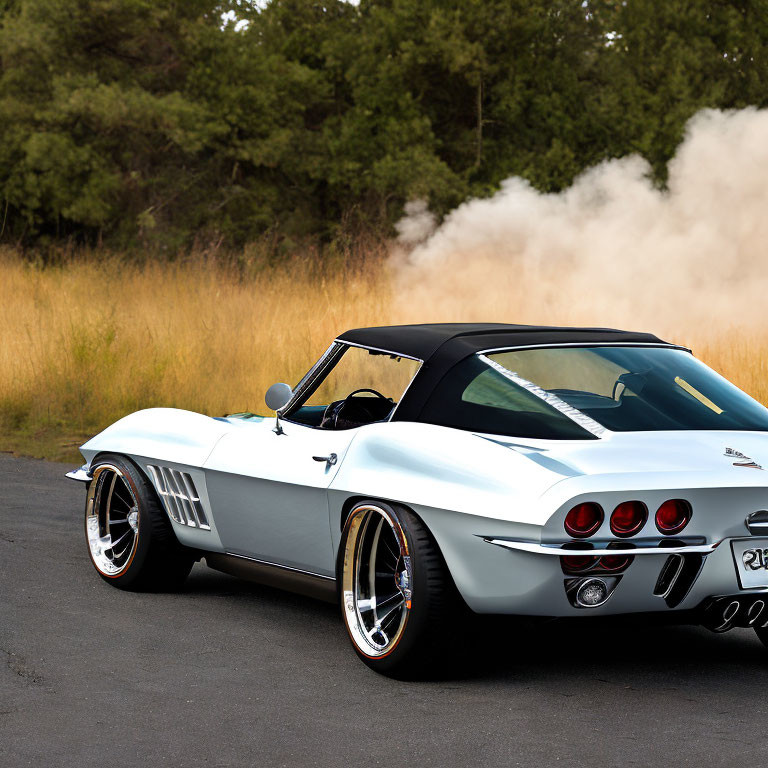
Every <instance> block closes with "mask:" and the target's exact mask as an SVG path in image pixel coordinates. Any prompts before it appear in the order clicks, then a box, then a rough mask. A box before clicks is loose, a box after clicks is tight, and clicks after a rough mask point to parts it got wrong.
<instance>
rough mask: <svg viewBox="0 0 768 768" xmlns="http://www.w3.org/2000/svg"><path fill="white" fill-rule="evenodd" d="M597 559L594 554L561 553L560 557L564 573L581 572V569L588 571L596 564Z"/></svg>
mask: <svg viewBox="0 0 768 768" xmlns="http://www.w3.org/2000/svg"><path fill="white" fill-rule="evenodd" d="M597 560H598V558H596V557H595V556H594V555H563V556H562V557H561V558H560V562H561V563H562V566H563V570H564V571H565V572H566V573H581V572H582V571H588V570H589V569H590V568H593V567H594V566H595V565H597Z"/></svg>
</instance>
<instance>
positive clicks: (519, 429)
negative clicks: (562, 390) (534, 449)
mask: <svg viewBox="0 0 768 768" xmlns="http://www.w3.org/2000/svg"><path fill="white" fill-rule="evenodd" d="M419 421H424V422H427V423H429V424H439V425H441V426H445V427H454V428H456V429H466V430H470V431H472V432H485V433H488V434H492V435H509V436H516V437H530V438H541V439H549V440H590V439H595V436H594V435H593V434H591V433H590V432H588V431H587V430H586V429H584V428H582V427H581V426H579V425H578V424H577V423H576V422H574V421H573V420H572V419H570V418H569V417H568V416H566V415H565V414H563V413H561V412H560V411H558V410H556V409H555V408H553V407H552V406H551V405H549V404H548V403H546V402H545V401H544V400H542V399H541V398H540V397H537V396H536V395H534V394H533V393H532V392H529V391H527V390H526V389H524V388H523V387H521V386H518V385H517V384H514V383H513V382H512V381H510V380H509V379H508V378H507V377H506V376H504V375H503V374H502V373H500V372H498V371H496V370H495V369H494V368H492V367H490V366H489V365H488V363H486V362H483V360H482V359H481V358H479V357H477V356H475V355H473V356H472V357H469V358H467V359H466V360H464V361H462V362H461V363H459V364H458V365H456V366H455V367H454V368H452V369H451V370H450V371H449V373H448V374H447V375H446V376H445V377H444V378H443V380H442V381H441V382H440V383H439V384H438V386H437V387H436V389H435V391H434V392H433V393H432V396H431V397H430V399H429V401H428V403H427V405H426V406H425V408H424V410H423V411H422V413H421V416H420V418H419Z"/></svg>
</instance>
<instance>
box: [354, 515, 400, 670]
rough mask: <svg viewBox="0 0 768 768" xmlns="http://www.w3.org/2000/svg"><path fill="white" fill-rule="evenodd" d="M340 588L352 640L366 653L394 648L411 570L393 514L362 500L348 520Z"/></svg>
mask: <svg viewBox="0 0 768 768" xmlns="http://www.w3.org/2000/svg"><path fill="white" fill-rule="evenodd" d="M344 542H345V544H344V563H343V573H342V590H343V606H344V618H345V621H346V624H347V628H348V630H349V633H350V635H351V637H352V640H353V642H354V643H355V645H356V646H357V648H358V649H359V651H360V652H361V653H363V654H365V655H366V656H369V657H379V656H385V655H386V654H388V653H389V652H390V651H392V650H394V648H395V646H396V645H397V644H398V642H399V641H400V638H401V636H402V634H403V630H404V629H405V625H406V622H407V621H408V615H409V612H410V610H411V598H412V594H413V571H412V569H411V558H410V556H409V553H408V542H407V540H406V537H405V532H404V531H403V529H402V527H401V525H400V523H399V522H398V520H397V518H396V517H394V516H393V515H391V514H390V513H389V512H388V511H386V510H384V509H382V508H380V507H376V506H372V505H365V506H361V507H358V508H357V509H355V510H354V511H353V512H352V514H351V515H350V517H349V520H347V524H346V529H345V537H344Z"/></svg>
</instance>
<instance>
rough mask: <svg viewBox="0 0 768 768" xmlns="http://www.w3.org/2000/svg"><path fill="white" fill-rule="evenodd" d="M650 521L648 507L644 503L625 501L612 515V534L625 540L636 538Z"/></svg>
mask: <svg viewBox="0 0 768 768" xmlns="http://www.w3.org/2000/svg"><path fill="white" fill-rule="evenodd" d="M647 519H648V507H646V506H645V504H643V502H642V501H623V502H622V503H621V504H619V506H618V507H616V509H614V510H613V514H612V515H611V532H612V533H613V535H614V536H619V537H621V538H624V537H626V536H634V535H635V534H636V533H637V532H638V531H639V530H640V529H641V528H642V527H643V526H644V525H645V521H646V520H647Z"/></svg>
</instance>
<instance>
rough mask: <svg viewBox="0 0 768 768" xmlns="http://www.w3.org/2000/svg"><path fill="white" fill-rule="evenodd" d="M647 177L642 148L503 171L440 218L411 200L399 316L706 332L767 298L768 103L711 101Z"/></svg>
mask: <svg viewBox="0 0 768 768" xmlns="http://www.w3.org/2000/svg"><path fill="white" fill-rule="evenodd" d="M668 171H669V175H668V184H667V188H666V189H663V190H662V189H659V188H658V187H657V186H655V185H654V184H653V183H652V181H651V180H650V177H649V175H650V168H649V166H648V163H647V162H646V161H645V160H644V159H643V158H641V157H639V156H630V157H626V158H622V159H616V160H608V161H606V162H603V163H602V164H600V165H598V166H596V167H594V168H592V169H590V170H588V171H586V172H585V173H584V174H582V175H581V176H580V177H579V178H578V179H577V180H576V181H575V182H574V184H573V186H572V187H570V188H569V189H567V190H565V191H563V192H560V193H558V194H542V193H540V192H537V191H536V190H534V189H533V188H532V187H531V186H530V185H529V184H528V183H527V182H525V181H524V180H522V179H520V178H510V179H507V180H506V181H505V182H504V183H503V184H502V188H501V190H500V191H499V192H498V193H497V194H496V195H494V196H493V197H491V198H488V199H475V200H470V201H468V202H466V203H464V204H463V205H461V206H459V207H458V208H457V209H455V210H454V211H453V212H451V213H450V214H449V215H448V216H447V217H446V218H445V219H444V221H443V222H442V224H440V226H438V227H435V226H434V219H433V218H431V217H430V214H429V211H428V210H427V209H426V207H425V206H424V205H423V204H421V205H419V204H414V205H411V207H410V208H409V209H408V210H407V211H406V216H405V217H404V219H403V220H401V222H400V223H399V224H398V232H399V233H400V239H399V241H398V244H397V246H396V247H395V249H394V251H393V253H392V256H391V265H392V267H393V270H394V279H395V286H396V291H395V295H396V297H397V298H396V301H397V307H396V314H397V316H398V319H399V320H407V321H411V322H426V321H457V320H463V321H482V320H487V321H506V322H517V323H535V324H539V323H540V324H545V325H560V324H562V325H569V324H584V325H596V326H612V327H624V328H628V329H632V330H648V331H652V332H656V333H658V334H659V335H660V336H662V337H666V338H668V339H669V340H671V341H678V342H683V343H688V342H690V341H691V340H696V339H706V340H708V341H710V340H712V338H713V337H714V336H717V335H719V334H722V333H724V332H726V331H728V330H729V329H732V328H734V327H745V326H751V327H753V328H754V327H755V326H756V325H757V326H759V325H760V324H761V321H762V313H763V305H764V303H765V301H766V296H768V110H757V109H754V108H748V109H744V110H739V111H729V112H722V111H715V110H706V111H703V112H700V113H698V114H697V115H696V116H694V117H693V118H692V119H691V120H690V121H689V123H688V125H687V126H686V131H685V138H684V140H683V142H682V143H681V144H680V146H679V148H678V150H677V153H676V155H675V157H674V158H673V159H672V160H671V161H670V163H669V166H668Z"/></svg>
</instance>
